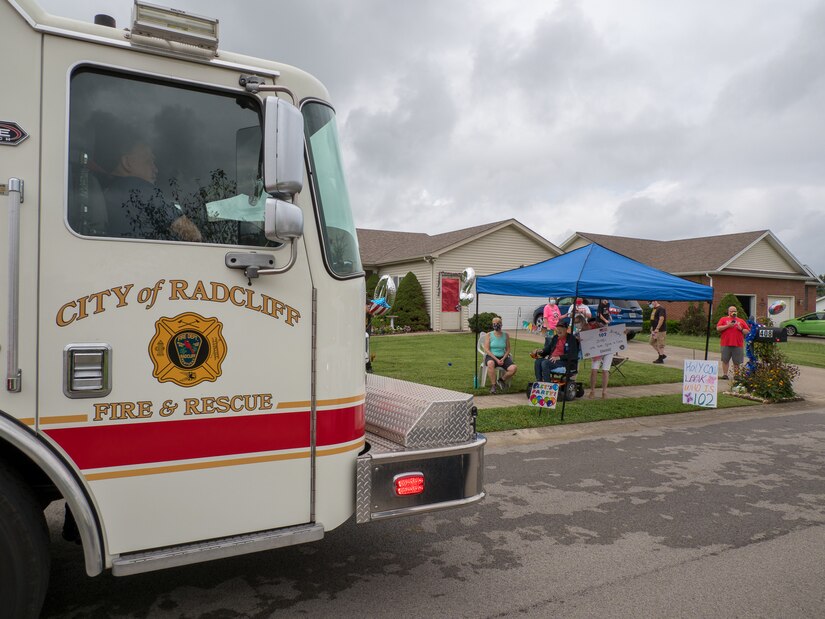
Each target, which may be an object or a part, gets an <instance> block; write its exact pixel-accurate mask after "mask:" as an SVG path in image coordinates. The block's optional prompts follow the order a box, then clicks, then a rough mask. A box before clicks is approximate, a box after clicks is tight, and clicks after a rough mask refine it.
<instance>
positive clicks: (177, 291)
mask: <svg viewBox="0 0 825 619" xmlns="http://www.w3.org/2000/svg"><path fill="white" fill-rule="evenodd" d="M169 284H171V286H172V291H171V292H170V293H169V300H170V301H177V300H178V297H180V298H181V299H184V300H185V301H189V300H190V299H191V297H189V296H187V295H186V288H187V286H189V284H188V283H187V282H186V280H183V279H170V280H169Z"/></svg>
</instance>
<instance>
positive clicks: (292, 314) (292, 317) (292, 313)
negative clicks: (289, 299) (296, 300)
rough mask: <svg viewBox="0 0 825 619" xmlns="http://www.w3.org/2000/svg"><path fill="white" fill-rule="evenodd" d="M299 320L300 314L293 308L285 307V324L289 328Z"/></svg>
mask: <svg viewBox="0 0 825 619" xmlns="http://www.w3.org/2000/svg"><path fill="white" fill-rule="evenodd" d="M300 318H301V312H299V311H298V310H296V309H295V308H294V307H289V306H287V315H286V324H288V325H289V326H290V327H291V326H292V325H293V323H296V322H298V320H300Z"/></svg>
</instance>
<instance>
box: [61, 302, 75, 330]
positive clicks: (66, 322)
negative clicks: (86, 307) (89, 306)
mask: <svg viewBox="0 0 825 619" xmlns="http://www.w3.org/2000/svg"><path fill="white" fill-rule="evenodd" d="M75 307H77V303H75V302H74V301H69V302H68V303H66V304H65V305H64V306H63V307H61V308H60V309H59V310H57V326H58V327H65V326H66V325H70V324H72V323H73V322H74V321H75V320H77V314H72V315H71V318H69V319H68V320H67V319H66V318H65V314H66V310H67V309H69V308H72V309H74V308H75Z"/></svg>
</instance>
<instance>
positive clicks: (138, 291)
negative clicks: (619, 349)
mask: <svg viewBox="0 0 825 619" xmlns="http://www.w3.org/2000/svg"><path fill="white" fill-rule="evenodd" d="M99 17H100V19H96V23H83V22H79V21H75V20H69V19H64V18H58V17H55V16H52V15H49V14H47V13H45V12H44V11H42V10H41V9H40V8H38V7H37V6H36V5H35V4H34V3H33V1H32V0H2V1H0V57H2V58H3V59H4V63H3V64H4V68H3V84H2V88H0V238H2V239H3V242H4V243H5V244H6V247H5V248H3V250H2V252H1V253H0V255H2V256H3V259H4V260H6V264H4V265H2V268H0V291H2V293H0V359H2V360H0V368H2V372H3V375H4V381H3V385H2V389H0V600H2V605H3V613H4V614H6V613H8V614H7V615H6V616H26V615H36V614H37V612H38V609H39V608H40V606H41V604H42V600H43V598H44V595H45V591H46V587H47V583H48V571H49V547H48V546H49V544H48V535H47V530H46V522H45V519H44V515H43V510H44V508H45V507H46V506H48V505H49V504H50V503H51V502H53V501H55V500H60V499H64V500H65V502H66V507H67V509H66V513H67V522H66V528H65V531H66V535H68V536H70V537H71V536H73V535H75V536H76V538H77V540H78V541H79V542H80V543H81V544H82V548H83V555H84V558H85V567H86V571H87V573H88V574H89V575H90V576H94V575H97V574H99V573H101V572H102V571H103V570H105V569H111V570H112V572H113V573H114V574H115V575H126V574H133V573H137V572H143V571H148V570H155V569H161V568H165V567H170V566H178V565H182V564H187V563H194V562H198V561H205V560H211V559H216V558H221V557H226V556H231V555H237V554H242V553H248V552H253V551H259V550H265V549H271V548H277V547H282V546H286V545H291V544H298V543H304V542H309V541H314V540H318V539H320V538H322V537H323V534H324V531H325V530H329V529H333V528H335V527H337V526H339V525H340V524H342V523H343V522H345V521H346V520H348V519H349V518H350V517H351V516H352V515H353V514H355V515H356V519H357V521H358V522H368V521H370V520H376V519H382V518H389V517H394V516H400V515H405V514H411V513H420V512H424V511H428V510H433V509H441V508H446V507H455V506H460V505H466V504H469V503H472V502H474V501H477V500H479V499H481V498H482V497H483V495H484V492H483V489H482V466H483V462H482V460H483V446H484V442H485V439H484V437H483V436H482V435H479V434H477V433H476V431H475V417H474V413H475V409H474V408H473V405H472V396H470V395H466V394H460V393H455V392H451V391H446V390H441V389H435V388H431V387H425V386H421V385H416V384H413V383H408V382H404V381H398V380H392V379H388V378H384V377H380V376H375V375H369V376H367V375H366V374H365V371H364V330H363V328H364V299H365V289H364V274H363V270H362V267H361V263H360V258H359V252H358V244H357V240H356V235H355V227H354V225H353V220H352V214H351V211H350V205H349V201H348V197H347V190H346V186H345V182H344V175H343V170H342V164H341V159H340V151H339V146H338V138H337V130H336V122H335V113H334V111H333V108H332V107H331V106H330V104H329V102H328V95H327V92H326V90H325V89H324V88H323V86H322V85H321V84H320V83H319V82H318V81H316V80H315V79H314V78H312V77H311V76H309V75H307V74H306V73H304V72H302V71H299V70H297V69H295V68H293V67H290V66H286V65H282V64H277V63H274V62H270V61H265V60H260V59H255V58H250V57H245V56H241V55H237V54H231V53H227V52H224V51H223V50H219V49H218V22H217V20H214V19H210V18H205V17H201V16H197V15H191V14H188V13H184V12H181V11H176V10H172V9H165V8H162V7H158V6H155V5H151V4H145V3H142V2H136V3H135V6H134V9H133V16H132V23H131V24H130V25H129V28H126V29H118V28H117V27H116V26H115V25H114V24H113V23H111V18H106V16H99ZM73 525H75V526H73Z"/></svg>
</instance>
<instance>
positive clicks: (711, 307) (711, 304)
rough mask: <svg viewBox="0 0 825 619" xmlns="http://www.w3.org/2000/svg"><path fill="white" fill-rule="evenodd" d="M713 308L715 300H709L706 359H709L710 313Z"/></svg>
mask: <svg viewBox="0 0 825 619" xmlns="http://www.w3.org/2000/svg"><path fill="white" fill-rule="evenodd" d="M712 309H713V301H708V328H707V333H705V361H707V360H708V347H709V346H710V315H711V313H712V312H711V310H712Z"/></svg>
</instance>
